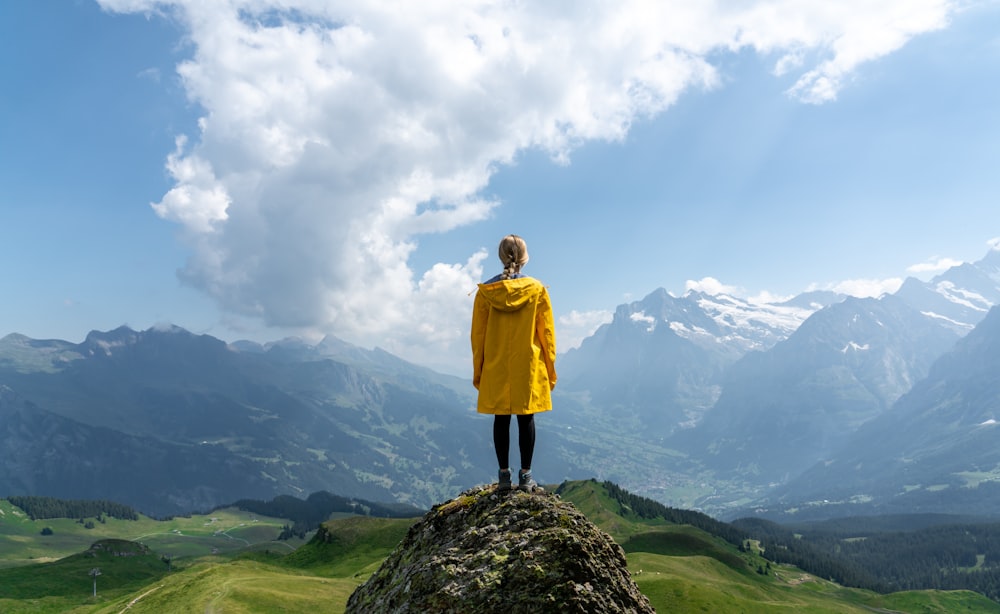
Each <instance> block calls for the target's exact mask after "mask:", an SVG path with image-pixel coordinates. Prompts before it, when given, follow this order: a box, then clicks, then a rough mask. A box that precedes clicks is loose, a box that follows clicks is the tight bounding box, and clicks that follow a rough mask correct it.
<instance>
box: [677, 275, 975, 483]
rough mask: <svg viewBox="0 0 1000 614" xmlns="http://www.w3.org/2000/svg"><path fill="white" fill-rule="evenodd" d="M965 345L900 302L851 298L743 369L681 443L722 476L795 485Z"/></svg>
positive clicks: (737, 368) (751, 357) (755, 355)
mask: <svg viewBox="0 0 1000 614" xmlns="http://www.w3.org/2000/svg"><path fill="white" fill-rule="evenodd" d="M957 339H958V336H957V335H956V334H955V333H954V332H953V331H952V330H951V329H950V328H948V327H946V326H944V325H942V324H941V323H939V321H938V320H936V319H932V318H927V317H925V316H924V315H922V314H921V313H919V312H918V311H916V310H914V309H912V308H911V307H910V306H909V305H907V304H906V303H904V302H903V301H902V300H900V299H899V298H897V297H895V296H891V295H889V296H883V297H882V298H880V299H871V298H865V299H858V298H848V299H846V300H845V301H843V302H840V303H837V304H835V305H831V306H829V307H827V308H825V309H822V310H820V311H818V312H816V313H815V314H813V315H812V316H811V317H810V318H808V319H807V320H806V321H805V322H804V323H803V324H802V325H801V326H800V327H799V328H798V330H796V331H795V332H794V333H793V334H792V335H791V336H789V337H788V339H786V340H784V341H782V342H780V343H778V344H777V345H775V346H774V347H773V348H771V349H770V350H767V351H765V352H751V353H749V354H747V355H746V356H744V357H743V358H742V359H741V360H740V361H738V362H737V363H736V364H734V365H733V366H732V367H731V368H730V369H729V370H728V371H727V373H726V375H725V377H724V378H723V381H722V390H723V392H722V394H721V396H720V398H719V400H718V402H717V403H716V404H715V406H714V407H713V408H712V410H711V411H710V412H708V413H707V414H706V416H705V418H704V420H703V421H702V422H701V423H700V424H698V425H697V426H696V427H695V428H694V429H693V430H692V431H690V432H686V433H683V434H681V435H680V436H679V437H678V438H677V441H676V445H677V446H678V447H679V448H681V449H684V450H686V451H688V452H689V453H690V454H692V455H696V456H698V457H699V458H701V459H703V462H704V463H705V465H706V466H708V467H710V468H712V469H713V470H715V471H716V472H718V473H719V474H720V475H722V476H726V477H738V478H740V479H742V480H743V481H747V482H755V483H758V484H761V485H767V484H770V483H782V482H786V481H787V480H788V479H790V478H792V477H795V476H796V475H797V474H798V473H799V472H801V471H802V470H804V469H805V468H807V467H809V466H811V465H812V464H814V463H816V462H819V461H821V460H824V459H827V458H829V456H830V455H831V454H833V453H835V452H836V451H837V450H839V448H840V447H841V446H843V445H844V444H845V443H846V442H847V441H848V440H849V439H850V438H851V437H852V435H853V433H854V432H855V431H856V430H857V429H858V427H860V426H861V425H862V424H864V423H866V422H868V421H869V420H871V419H873V418H875V417H877V416H879V415H880V414H882V413H883V412H885V411H886V410H888V409H889V408H890V407H891V406H892V404H893V403H894V402H895V401H896V399H898V398H899V397H900V396H902V395H903V394H904V393H906V392H907V391H908V390H909V389H910V388H911V387H912V386H913V385H914V383H916V382H917V381H919V380H921V379H922V378H923V377H924V376H925V375H926V374H927V372H928V370H929V368H930V365H931V363H932V362H933V361H934V360H935V359H936V358H937V357H938V356H939V355H941V353H943V352H945V351H946V350H947V349H949V348H950V347H951V346H952V345H953V344H954V343H955V341H956V340H957Z"/></svg>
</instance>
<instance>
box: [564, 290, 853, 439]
mask: <svg viewBox="0 0 1000 614" xmlns="http://www.w3.org/2000/svg"><path fill="white" fill-rule="evenodd" d="M842 299H843V296H840V295H837V294H834V293H823V292H820V293H810V294H809V295H803V296H801V297H796V299H793V300H792V301H788V302H785V303H781V304H758V303H751V302H749V301H747V300H744V299H740V298H737V297H734V296H730V295H727V294H718V295H714V296H713V295H710V294H707V293H704V292H693V291H692V292H688V293H686V294H685V295H684V296H681V297H677V296H673V295H671V294H669V293H668V292H667V291H666V290H664V289H662V288H660V289H658V290H656V291H654V292H652V293H651V294H649V295H648V296H646V297H645V298H643V299H642V300H640V301H635V302H632V303H629V304H625V305H620V306H619V307H618V308H617V310H616V311H615V315H614V318H613V320H612V321H611V322H610V323H608V324H604V325H603V326H601V327H600V328H599V329H598V330H597V331H596V332H595V333H594V334H593V335H592V336H591V337H589V338H587V339H586V340H584V342H583V343H582V344H581V346H580V347H579V348H577V349H574V350H570V351H569V352H567V353H566V355H565V356H563V357H562V358H561V359H560V363H559V373H560V380H559V381H560V389H561V390H565V391H569V392H571V393H576V394H577V395H579V394H584V395H585V396H586V398H587V399H589V400H590V402H591V403H592V404H593V405H594V406H595V407H601V408H614V410H615V411H616V412H619V414H620V416H622V417H623V418H627V419H630V420H634V421H635V423H636V425H637V429H639V430H640V431H643V432H644V433H646V434H650V435H653V436H655V437H662V436H665V435H668V434H669V433H671V432H673V431H674V430H675V429H677V428H679V427H681V426H684V425H688V426H689V425H691V424H694V423H697V421H698V420H699V419H700V417H701V415H702V414H703V413H704V412H705V411H706V410H707V409H708V408H710V407H711V406H712V405H713V404H714V403H715V401H716V399H717V398H718V395H719V392H720V389H719V382H720V377H721V375H722V373H723V372H724V370H725V369H726V368H727V367H728V366H729V365H731V364H732V363H733V362H735V361H736V360H738V359H739V358H740V357H741V356H743V355H744V354H746V353H747V352H749V351H753V350H764V349H768V348H771V347H773V346H774V345H775V344H776V343H778V342H780V341H782V340H783V339H785V338H787V337H788V336H789V335H790V334H792V333H793V332H794V331H795V330H796V329H797V328H798V327H799V326H800V325H801V324H802V322H803V321H805V320H806V318H808V317H809V316H810V315H811V314H812V313H814V312H815V311H816V310H818V309H821V308H822V307H824V306H825V305H829V304H831V303H834V302H837V301H839V300H842Z"/></svg>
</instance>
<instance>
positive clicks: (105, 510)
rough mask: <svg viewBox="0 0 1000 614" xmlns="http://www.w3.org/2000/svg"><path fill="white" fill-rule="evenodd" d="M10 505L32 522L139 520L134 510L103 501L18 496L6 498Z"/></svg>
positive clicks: (119, 504)
mask: <svg viewBox="0 0 1000 614" xmlns="http://www.w3.org/2000/svg"><path fill="white" fill-rule="evenodd" d="M6 499H7V500H8V501H10V503H11V504H12V505H14V506H16V507H19V508H21V509H22V510H23V511H24V513H25V514H27V515H28V518H30V519H31V520H44V519H46V518H78V519H80V520H82V519H84V518H98V519H99V518H101V517H104V516H108V517H111V518H118V519H120V520H138V519H139V514H138V512H136V511H135V510H134V509H132V508H131V507H129V506H127V505H122V504H121V503H115V502H114V501H103V500H65V499H54V498H52V497H37V496H27V495H25V496H18V495H11V496H9V497H6Z"/></svg>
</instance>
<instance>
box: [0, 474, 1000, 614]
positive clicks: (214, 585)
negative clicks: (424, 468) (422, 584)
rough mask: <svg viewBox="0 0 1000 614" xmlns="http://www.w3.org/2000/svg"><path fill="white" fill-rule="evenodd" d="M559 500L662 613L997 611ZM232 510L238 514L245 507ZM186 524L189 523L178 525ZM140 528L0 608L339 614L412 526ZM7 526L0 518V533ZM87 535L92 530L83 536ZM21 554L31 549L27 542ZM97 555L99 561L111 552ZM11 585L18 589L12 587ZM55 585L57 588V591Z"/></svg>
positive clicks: (966, 596) (641, 515)
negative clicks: (129, 540) (192, 545)
mask: <svg viewBox="0 0 1000 614" xmlns="http://www.w3.org/2000/svg"><path fill="white" fill-rule="evenodd" d="M558 493H559V494H560V496H561V497H562V498H563V499H565V500H567V501H570V502H572V503H573V504H574V505H575V506H576V507H577V508H578V509H580V511H581V512H583V513H584V514H585V515H586V516H587V517H588V518H589V519H591V521H592V522H594V523H595V524H597V525H598V526H599V527H601V528H602V529H603V530H605V531H606V532H608V533H609V534H610V535H611V536H612V537H613V538H614V539H615V540H616V541H617V542H618V543H619V544H621V545H622V547H623V549H624V550H625V552H626V558H627V560H628V565H629V569H630V571H631V572H632V574H633V577H634V578H635V580H636V583H637V584H638V585H639V587H640V589H641V590H642V591H643V593H645V594H646V595H647V596H648V597H649V599H650V601H651V603H652V604H653V606H654V607H655V608H656V609H657V611H659V612H682V613H683V612H706V611H708V612H750V613H752V612H761V613H764V612H782V611H785V612H801V611H809V612H858V613H862V612H865V613H870V612H872V611H881V612H922V613H924V612H926V613H933V612H941V613H942V614H944V613H949V612H956V611H962V612H994V613H1000V604H997V603H995V602H993V601H990V600H989V599H987V598H985V597H983V596H982V595H979V594H977V593H972V592H968V591H954V592H942V591H910V592H904V593H895V594H891V595H879V594H877V593H874V592H871V591H865V590H858V589H849V588H844V587H842V586H839V585H837V584H834V583H832V582H829V581H826V580H823V579H821V578H818V577H815V576H813V575H811V574H808V573H805V572H803V571H801V570H800V569H798V568H795V567H792V566H787V565H775V564H773V563H768V562H767V561H766V560H765V559H764V558H763V557H762V556H761V555H760V553H759V551H758V549H757V547H756V545H755V544H753V543H745V544H743V547H742V548H741V547H740V546H738V545H733V544H732V543H730V542H729V541H727V539H724V538H723V537H720V536H719V535H713V534H712V533H709V532H708V531H706V530H704V529H702V528H698V527H697V526H694V525H695V524H704V525H705V526H707V527H711V526H712V523H714V522H717V521H714V520H712V519H711V518H709V517H707V516H704V515H701V514H698V513H697V512H679V513H682V514H687V515H688V516H685V517H686V518H689V519H690V520H691V522H692V523H694V524H691V523H684V524H679V523H677V522H670V521H668V520H665V519H663V518H662V517H651V516H652V514H651V513H650V512H649V511H648V510H643V509H640V508H639V507H638V504H640V503H641V501H639V500H633V499H629V498H627V497H625V498H623V497H622V491H620V489H616V487H613V485H610V486H609V485H607V484H600V483H598V482H595V481H580V482H567V483H565V484H563V485H562V486H560V488H559V489H558ZM623 501H624V503H623ZM630 503H631V505H630ZM4 512H5V514H11V513H13V510H11V509H9V508H4ZM230 513H233V514H235V515H236V516H239V514H240V513H241V512H237V511H231V512H230ZM242 514H244V515H245V514H246V513H245V512H242ZM6 517H7V516H2V517H0V518H6ZM232 520H239V518H233V519H232ZM242 520H243V522H244V525H245V526H243V527H238V528H242V529H244V530H247V531H249V530H251V529H253V528H254V527H250V526H248V525H246V524H245V521H246V520H247V519H246V518H243V519H242ZM185 521H186V522H187V523H188V524H186V525H184V524H183V523H184V522H185ZM257 521H258V522H257V525H260V526H271V527H275V528H280V527H279V524H280V523H281V521H280V520H274V519H267V520H265V519H259V518H258V519H257ZM49 522H50V524H53V527H54V533H55V535H58V531H59V530H63V531H66V532H69V530H68V528H67V527H68V526H69V525H76V526H79V525H78V524H77V523H76V522H75V521H66V523H67V527H63V528H62V529H59V528H57V527H58V526H61V525H58V524H57V523H53V522H52V521H49ZM109 522H110V521H109ZM137 522H140V523H149V524H148V525H145V526H144V528H143V531H145V533H146V536H145V537H143V539H142V540H141V541H142V542H143V544H145V545H146V546H149V549H148V551H147V550H145V549H144V548H142V547H141V546H134V547H135V548H136V551H137V553H138V554H136V555H134V556H128V557H105V558H94V556H93V555H92V554H91V553H88V551H89V550H90V548H89V544H88V546H87V547H84V548H81V549H79V550H78V551H77V552H80V553H81V554H74V555H71V556H66V557H64V558H61V559H60V560H58V561H55V562H51V563H44V564H31V565H23V564H22V565H19V566H16V567H8V568H6V569H0V611H2V612H5V613H6V612H11V613H14V614H18V613H22V612H24V613H26V612H32V613H36V612H74V613H77V612H79V613H84V612H86V613H102V614H103V613H115V614H118V613H121V612H122V611H124V610H125V609H126V608H128V612H130V613H139V614H141V613H164V612H167V613H169V612H179V613H180V612H185V613H186V612H195V611H197V612H203V611H216V612H221V611H224V612H226V613H236V614H242V613H248V614H249V613H254V614H264V613H272V612H275V613H276V612H309V613H313V612H341V611H343V609H344V607H345V605H346V602H347V598H348V597H349V596H350V594H351V593H352V592H353V591H354V589H355V588H356V587H357V586H358V585H359V584H361V583H362V582H363V581H364V580H365V579H367V578H368V577H369V576H370V575H371V574H372V573H373V572H374V571H375V570H376V569H377V568H378V566H379V565H380V563H381V561H382V559H383V558H384V557H385V556H386V555H387V554H388V553H389V552H391V550H392V549H393V548H394V547H395V546H396V544H398V542H399V541H400V540H401V539H402V538H403V537H404V536H405V534H406V532H407V530H408V529H409V527H410V525H411V524H412V523H413V520H412V519H384V518H371V517H362V516H353V517H344V518H337V519H333V520H329V521H327V522H325V523H324V524H323V525H322V527H321V528H320V530H319V531H317V532H316V534H315V535H314V536H313V537H312V539H311V540H310V541H309V542H308V543H306V544H303V545H301V546H300V547H299V548H298V549H297V550H295V551H294V552H292V553H289V554H284V551H285V550H288V547H287V546H277V545H275V542H267V541H257V542H255V541H254V540H253V539H247V536H250V535H251V534H250V533H249V532H248V533H244V534H243V538H244V539H246V542H247V544H244V545H243V546H242V547H234V548H233V549H231V550H226V551H221V550H220V551H218V552H217V553H216V554H214V555H212V554H210V553H209V554H207V555H206V554H205V553H204V551H203V550H204V548H205V547H206V546H205V545H203V546H200V549H192V553H191V554H183V555H182V554H179V553H178V554H176V555H175V558H174V559H173V567H172V570H171V571H169V572H168V571H167V569H166V564H165V563H164V561H163V560H162V559H161V557H160V551H159V550H158V549H157V547H156V546H153V545H152V544H151V542H150V540H149V538H150V537H152V536H154V535H164V534H166V536H170V535H174V536H176V533H173V531H174V528H176V527H177V524H176V523H182V526H183V528H180V529H178V530H180V531H181V532H182V534H183V533H189V535H190V537H191V541H192V542H197V541H198V539H195V536H194V527H195V525H197V523H199V522H200V523H202V526H203V528H206V529H207V527H204V523H205V522H206V518H205V517H192V518H191V519H175V520H171V521H164V522H163V523H162V524H160V523H158V521H153V520H149V519H141V520H140V521H137ZM217 522H221V520H219V521H217ZM170 523H174V524H170ZM264 523H273V524H264ZM5 524H6V521H0V527H2V526H5ZM719 524H720V525H721V524H722V523H719ZM157 525H159V526H157ZM123 526H129V525H123ZM723 526H728V525H723ZM235 528H236V527H234V528H233V529H230V530H229V531H228V532H229V533H232V532H233V531H234V530H235ZM32 529H33V530H34V529H37V527H36V526H33V527H32ZM156 529H159V530H156ZM78 530H79V531H86V529H78ZM95 530H96V529H95ZM88 534H89V535H93V533H84V535H88ZM3 535H4V536H5V537H6V538H7V539H8V541H7V542H6V543H7V544H10V543H20V542H19V540H22V541H24V542H36V541H39V540H42V539H43V538H42V537H41V536H40V535H38V534H37V532H35V533H34V534H33V535H30V536H29V535H28V533H27V532H22V533H20V534H18V535H11V534H10V533H9V532H8V533H6V534H3ZM55 535H54V536H55ZM131 535H134V532H132V533H131ZM198 537H201V538H204V539H214V538H216V537H217V535H216V534H215V533H208V532H207V531H206V533H202V534H201V535H200V536H198ZM727 537H731V536H727ZM15 538H16V539H15ZM116 543H117V542H116ZM165 544H169V547H171V548H177V547H178V546H179V544H177V543H174V542H169V541H166V540H165V541H163V542H160V543H159V545H165ZM21 547H22V549H24V550H25V551H27V549H28V546H27V545H24V544H22V546H21ZM121 547H122V548H125V547H127V546H124V545H122V546H121ZM282 548H283V549H282ZM102 552H103V551H102ZM102 552H99V553H98V556H104V555H105V554H107V553H102ZM178 552H179V551H178ZM22 560H23V558H22ZM94 567H100V568H101V570H102V575H101V576H98V578H97V589H98V595H97V597H96V598H94V597H93V596H92V584H91V582H92V578H91V577H90V576H89V575H88V572H89V570H90V569H92V568H94ZM15 586H16V587H17V588H16V590H15V589H12V588H10V587H15ZM57 586H59V587H62V588H58V589H56V588H54V587H57ZM4 587H6V588H4ZM47 587H53V588H52V589H51V590H50V589H49V588H47Z"/></svg>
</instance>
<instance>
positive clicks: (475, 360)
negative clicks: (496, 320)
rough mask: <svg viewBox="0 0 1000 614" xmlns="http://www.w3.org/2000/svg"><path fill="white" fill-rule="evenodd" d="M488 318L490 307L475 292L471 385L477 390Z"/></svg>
mask: <svg viewBox="0 0 1000 614" xmlns="http://www.w3.org/2000/svg"><path fill="white" fill-rule="evenodd" d="M489 318H490V306H489V303H487V302H486V299H484V298H483V297H481V296H480V295H479V292H476V300H475V302H474V303H473V306H472V333H471V335H470V341H471V342H472V385H473V386H475V387H476V390H479V380H480V379H481V378H482V376H483V361H484V359H485V352H486V323H487V322H488V321H489Z"/></svg>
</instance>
